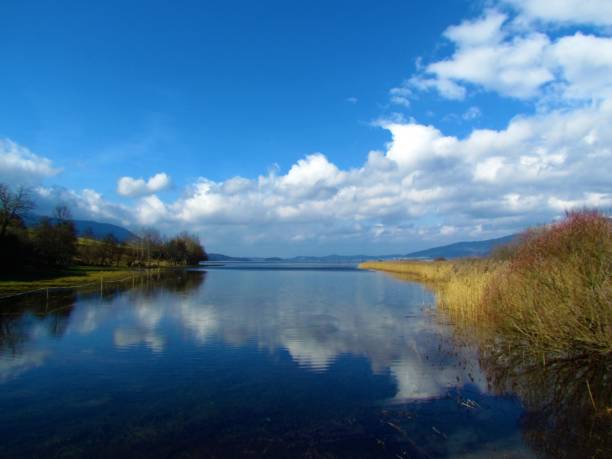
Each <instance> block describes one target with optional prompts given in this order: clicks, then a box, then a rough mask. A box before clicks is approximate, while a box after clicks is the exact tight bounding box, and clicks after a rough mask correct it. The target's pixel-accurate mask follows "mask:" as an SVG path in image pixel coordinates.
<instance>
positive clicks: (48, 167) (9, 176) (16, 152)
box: [0, 139, 60, 186]
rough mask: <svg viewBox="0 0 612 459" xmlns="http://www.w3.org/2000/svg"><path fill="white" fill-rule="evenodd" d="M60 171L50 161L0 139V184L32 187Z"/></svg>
mask: <svg viewBox="0 0 612 459" xmlns="http://www.w3.org/2000/svg"><path fill="white" fill-rule="evenodd" d="M59 171H60V170H59V169H58V168H56V167H54V166H53V163H52V162H51V160H50V159H48V158H44V157H42V156H38V155H36V154H34V153H32V152H31V151H30V150H28V149H27V148H25V147H22V146H20V145H18V144H17V143H15V142H13V141H12V140H10V139H0V182H1V183H6V184H8V185H10V186H13V185H34V184H38V183H40V181H41V180H42V179H44V178H46V177H51V176H53V175H55V174H57V173H58V172H59Z"/></svg>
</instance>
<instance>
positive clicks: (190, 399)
mask: <svg viewBox="0 0 612 459" xmlns="http://www.w3.org/2000/svg"><path fill="white" fill-rule="evenodd" d="M432 302H433V298H432V294H431V293H430V292H429V291H428V290H426V289H425V288H424V287H422V286H421V285H419V284H415V283H410V282H405V281H400V280H397V279H394V278H392V277H389V276H386V275H384V274H381V273H375V272H366V271H358V270H355V269H354V268H353V267H351V266H346V265H337V266H334V265H294V266H290V265H282V264H279V265H272V264H266V265H260V264H236V265H232V264H229V265H228V264H226V265H223V266H212V267H207V268H204V269H202V270H200V271H191V272H182V273H176V274H173V275H171V276H168V277H167V278H164V279H160V280H155V279H152V280H150V281H148V282H145V283H143V285H140V286H136V287H135V288H130V289H129V290H126V291H118V290H116V291H108V290H107V291H105V292H103V293H102V294H100V292H93V293H92V292H90V293H84V294H73V295H68V296H66V297H64V298H61V299H58V298H52V299H51V303H47V302H46V300H45V298H33V299H30V300H28V301H26V302H25V303H23V302H22V303H19V304H18V303H13V304H6V302H5V303H4V304H2V305H0V306H1V307H2V310H3V311H4V314H3V315H2V316H1V319H0V324H1V330H0V456H1V457H88V458H90V457H110V456H112V457H130V458H134V457H240V456H246V457H249V456H252V457H256V456H266V457H294V456H306V457H400V458H401V457H462V458H463V457H465V458H467V457H532V456H533V455H534V454H533V453H532V451H531V450H530V446H528V445H527V444H526V442H525V440H524V438H525V436H524V434H523V431H522V419H523V418H524V408H523V407H522V404H521V401H520V400H519V399H518V398H516V397H514V396H512V395H505V396H497V395H495V394H493V393H490V392H489V389H488V387H487V386H488V384H487V378H486V376H485V375H484V374H483V372H482V370H481V369H480V367H479V362H478V359H477V358H476V354H475V352H474V350H473V349H470V348H468V347H457V345H456V344H454V342H453V340H452V339H451V338H452V329H451V328H450V326H449V325H447V324H444V323H442V322H441V321H440V320H439V319H438V318H436V316H435V315H434V314H433V313H432V309H431V306H432Z"/></svg>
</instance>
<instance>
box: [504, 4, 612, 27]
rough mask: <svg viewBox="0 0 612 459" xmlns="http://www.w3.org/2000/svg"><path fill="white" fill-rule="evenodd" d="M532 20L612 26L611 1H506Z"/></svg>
mask: <svg viewBox="0 0 612 459" xmlns="http://www.w3.org/2000/svg"><path fill="white" fill-rule="evenodd" d="M504 3H507V4H509V5H512V6H514V7H515V8H517V9H518V10H519V11H520V12H521V14H522V15H523V16H524V17H525V18H526V19H530V20H539V21H544V22H548V23H561V24H592V25H596V26H609V25H612V6H611V5H610V0H554V1H551V0H504Z"/></svg>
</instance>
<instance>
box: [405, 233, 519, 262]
mask: <svg viewBox="0 0 612 459" xmlns="http://www.w3.org/2000/svg"><path fill="white" fill-rule="evenodd" d="M517 236H518V235H517V234H511V235H510V236H504V237H500V238H497V239H488V240H486V241H466V242H455V243H454V244H449V245H443V246H440V247H432V248H431V249H426V250H419V251H418V252H412V253H409V254H407V255H405V256H404V258H439V257H444V258H462V257H485V256H487V255H490V254H491V251H492V250H493V249H494V248H495V247H498V246H500V245H504V244H508V243H510V242H512V241H513V240H514V239H515V238H516V237H517Z"/></svg>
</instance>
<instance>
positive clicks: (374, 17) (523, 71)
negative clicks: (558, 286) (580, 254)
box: [0, 0, 612, 256]
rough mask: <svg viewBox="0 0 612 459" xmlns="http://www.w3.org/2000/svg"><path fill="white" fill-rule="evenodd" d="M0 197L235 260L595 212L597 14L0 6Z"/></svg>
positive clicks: (605, 179) (537, 1)
mask: <svg viewBox="0 0 612 459" xmlns="http://www.w3.org/2000/svg"><path fill="white" fill-rule="evenodd" d="M0 16H1V17H2V23H3V27H2V28H0V62H2V67H3V68H2V72H0V183H6V184H8V185H9V186H11V187H13V188H15V187H17V186H27V187H29V188H30V189H31V190H32V193H33V196H34V198H35V201H36V204H37V210H36V211H37V212H38V213H41V214H45V213H49V212H50V211H51V209H52V208H53V207H54V206H55V205H57V204H65V205H68V206H69V207H70V208H71V210H72V213H73V215H74V216H75V217H76V218H84V219H93V220H97V221H104V222H110V223H116V224H120V225H123V226H125V227H127V228H129V229H131V230H134V231H138V230H139V229H142V228H144V227H155V228H158V229H159V230H160V231H161V232H163V233H165V234H167V235H172V234H174V233H176V232H178V231H183V230H187V231H190V232H192V233H195V234H197V235H199V237H200V238H201V240H202V242H203V243H204V245H205V247H206V248H207V250H208V251H210V252H221V253H226V254H230V255H243V256H293V255H326V254H330V253H338V254H369V255H375V254H394V253H397V254H401V253H408V252H411V251H414V250H418V249H422V248H426V247H432V246H436V245H441V244H446V243H451V242H456V241H461V240H482V239H488V238H493V237H499V236H504V235H507V234H511V233H515V232H517V231H521V230H523V229H525V228H527V227H529V226H533V225H538V224H544V223H548V222H550V221H553V220H554V219H557V218H560V217H561V216H562V215H563V214H564V212H565V211H567V210H570V209H572V208H580V207H585V206H587V207H596V208H600V209H603V210H604V211H608V210H609V209H610V208H612V180H611V179H610V171H612V130H611V129H610V126H611V125H612V0H556V1H555V2H550V1H547V0H490V1H482V0H479V1H470V0H453V1H432V0H429V1H407V0H405V1H400V0H379V1H348V0H347V1H339V0H326V1H309V2H286V1H267V0H262V1H259V2H251V1H205V2H202V1H183V2H170V1H130V2H120V1H104V2H94V1H92V2H80V1H74V2H73V1H36V2H34V1H27V0H21V1H16V0H15V1H13V0H7V1H5V2H2V5H0Z"/></svg>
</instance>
